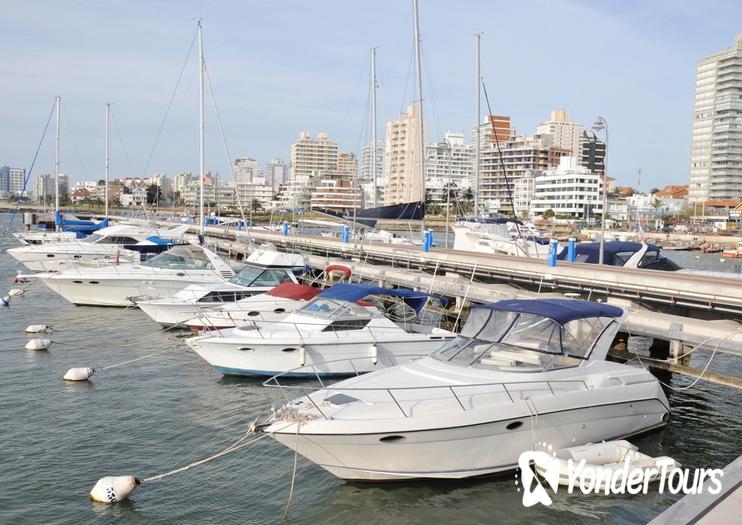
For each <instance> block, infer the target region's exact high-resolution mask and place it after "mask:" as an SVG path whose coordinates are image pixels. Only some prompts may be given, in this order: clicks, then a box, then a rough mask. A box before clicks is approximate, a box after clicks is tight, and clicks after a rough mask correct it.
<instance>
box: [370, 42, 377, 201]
mask: <svg viewBox="0 0 742 525" xmlns="http://www.w3.org/2000/svg"><path fill="white" fill-rule="evenodd" d="M371 177H373V181H374V182H373V199H374V200H373V206H372V208H376V206H377V203H376V200H377V195H378V190H377V184H378V183H377V181H376V48H375V47H372V48H371Z"/></svg>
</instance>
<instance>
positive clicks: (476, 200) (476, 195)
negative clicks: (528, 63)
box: [474, 33, 482, 217]
mask: <svg viewBox="0 0 742 525" xmlns="http://www.w3.org/2000/svg"><path fill="white" fill-rule="evenodd" d="M481 36H482V35H481V34H480V33H474V39H475V40H474V41H475V43H476V50H477V122H476V127H475V128H474V132H475V135H476V141H477V143H476V145H475V146H476V147H475V150H474V151H475V155H474V217H478V216H479V156H480V148H481V147H482V145H481V142H480V139H479V133H480V123H481V116H482V110H481V107H480V106H481V94H482V88H481V87H480V79H481V78H482V72H481V62H480V53H479V41H480V39H481Z"/></svg>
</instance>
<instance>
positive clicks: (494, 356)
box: [433, 308, 613, 371]
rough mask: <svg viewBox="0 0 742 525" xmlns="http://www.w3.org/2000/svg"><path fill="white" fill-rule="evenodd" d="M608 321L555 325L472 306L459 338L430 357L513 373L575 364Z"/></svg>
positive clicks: (597, 319)
mask: <svg viewBox="0 0 742 525" xmlns="http://www.w3.org/2000/svg"><path fill="white" fill-rule="evenodd" d="M612 322H613V321H612V320H611V319H608V318H603V317H591V318H584V319H576V320H574V321H570V322H568V323H565V324H564V325H561V324H559V323H557V322H556V321H554V320H553V319H549V318H547V317H541V316H538V315H532V314H520V313H516V312H506V311H497V310H488V309H485V308H475V309H473V310H472V311H471V314H470V315H469V320H468V321H467V323H466V326H465V327H464V329H463V330H462V332H461V335H460V336H459V337H458V338H456V339H455V340H453V341H452V342H450V343H449V344H447V345H446V346H444V347H443V348H441V349H440V350H438V351H437V352H435V353H434V354H433V357H434V358H435V359H438V360H439V361H447V362H450V363H452V364H457V365H460V366H474V367H477V368H488V369H493V368H494V369H514V370H516V371H544V370H550V369H554V368H564V367H570V366H579V365H580V364H581V363H582V362H583V361H584V360H587V359H588V358H589V357H590V352H591V351H592V349H593V347H594V346H595V344H596V343H597V341H598V339H600V336H601V335H602V334H603V332H604V331H605V329H606V327H607V326H608V325H609V324H610V323H612Z"/></svg>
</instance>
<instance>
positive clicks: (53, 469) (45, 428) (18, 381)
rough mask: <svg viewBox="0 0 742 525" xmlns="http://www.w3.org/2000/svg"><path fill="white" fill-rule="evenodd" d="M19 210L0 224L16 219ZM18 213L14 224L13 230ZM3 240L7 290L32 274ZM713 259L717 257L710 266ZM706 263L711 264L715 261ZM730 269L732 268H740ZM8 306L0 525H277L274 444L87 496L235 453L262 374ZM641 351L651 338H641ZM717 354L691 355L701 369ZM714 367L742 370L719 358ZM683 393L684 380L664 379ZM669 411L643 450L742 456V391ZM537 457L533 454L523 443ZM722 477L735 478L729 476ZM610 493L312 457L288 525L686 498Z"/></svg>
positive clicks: (46, 301)
mask: <svg viewBox="0 0 742 525" xmlns="http://www.w3.org/2000/svg"><path fill="white" fill-rule="evenodd" d="M7 220H8V216H7V215H3V216H0V221H2V222H5V223H7ZM17 220H18V218H16V221H17ZM16 244H17V243H16V241H15V240H14V239H12V238H9V237H6V236H5V235H3V236H2V237H0V252H2V255H0V286H3V287H5V288H0V293H2V294H5V293H7V290H8V289H10V288H13V287H15V286H14V285H12V284H11V279H12V277H13V275H15V273H16V272H17V271H18V269H19V266H17V265H16V263H15V261H12V260H11V261H9V260H8V257H7V256H6V255H5V249H7V248H9V247H12V246H15V245H16ZM696 254H697V252H684V253H671V254H669V256H670V257H671V258H675V259H676V260H677V259H678V258H681V259H683V260H682V261H679V262H681V264H683V265H685V266H692V262H690V261H696V263H697V267H699V268H703V267H706V269H713V270H719V271H725V270H726V269H727V268H730V267H729V266H725V265H724V263H718V259H719V258H718V256H717V255H718V254H714V255H711V256H703V259H702V260H699V259H695V258H694V255H696ZM704 261H705V262H704ZM702 265H703V266H702ZM727 271H728V270H727ZM26 286H30V290H29V291H28V292H27V294H26V295H25V296H24V297H22V298H19V299H15V300H13V302H12V303H11V306H10V307H7V308H3V309H2V310H0V388H1V389H2V396H0V415H1V417H2V424H0V465H2V468H1V470H0V472H1V473H0V523H13V524H32V523H33V524H37V523H101V522H106V523H148V524H156V523H163V524H164V523H181V524H182V523H276V522H280V521H282V520H281V516H282V513H283V510H284V507H285V505H286V501H287V498H288V494H289V485H290V482H291V469H292V465H293V453H292V452H291V451H290V450H289V449H287V448H286V447H283V446H281V445H279V444H277V443H275V442H274V441H272V440H270V439H266V440H262V441H260V442H258V443H256V444H255V445H253V446H251V447H248V448H246V449H243V450H240V451H238V452H236V453H234V454H230V455H227V456H224V457H222V458H219V459H217V460H215V461H212V462H209V463H207V464H205V465H202V466H200V467H196V468H194V469H192V470H189V471H187V472H184V473H182V474H179V475H176V476H174V477H171V478H166V479H164V480H162V481H160V482H156V483H152V484H148V485H144V486H142V487H140V488H139V489H138V490H137V491H136V492H134V493H133V494H132V496H131V499H130V500H128V501H124V502H121V503H118V504H115V505H101V504H96V503H93V502H91V501H89V500H88V497H87V494H88V492H89V491H90V489H91V487H92V486H93V485H94V483H95V482H96V480H97V479H98V478H100V477H102V476H107V475H124V474H134V475H136V476H138V477H147V476H151V475H155V474H159V473H162V472H165V471H168V470H171V469H173V468H177V467H180V466H183V465H186V464H188V463H190V462H192V461H195V460H199V459H202V458H205V457H207V456H210V455H211V454H213V453H215V452H217V451H219V450H222V449H223V448H225V447H226V446H228V445H229V444H231V443H232V442H234V441H235V440H236V439H238V438H239V437H240V436H241V435H242V433H243V432H244V431H245V429H246V427H247V425H248V424H249V423H250V422H251V421H252V420H253V419H254V418H255V417H257V416H258V415H259V414H261V413H262V414H263V415H265V414H266V413H267V412H266V411H267V409H268V407H269V406H270V403H271V401H272V400H276V399H281V398H282V396H281V394H280V392H278V391H276V390H274V389H267V388H264V387H263V386H262V385H261V382H260V381H259V380H250V379H229V378H224V377H222V376H221V375H220V374H219V373H218V372H216V371H215V370H214V369H212V368H211V367H210V366H209V365H208V364H207V363H206V362H204V361H203V360H202V359H200V358H199V357H198V356H197V355H196V354H194V353H193V352H191V351H190V350H188V348H187V347H186V346H185V344H183V342H182V337H184V334H183V333H176V332H174V331H162V330H161V328H160V327H159V326H158V325H156V324H155V323H153V322H151V321H150V320H149V318H147V316H145V315H144V314H143V313H142V312H140V311H138V310H136V309H122V308H92V307H75V306H73V305H71V304H69V303H67V302H66V301H65V300H64V299H62V298H61V297H59V296H57V295H56V294H53V293H51V292H50V291H48V290H47V289H46V288H45V287H43V285H41V284H40V283H39V284H35V285H26ZM40 323H45V324H49V325H53V326H54V328H55V331H54V332H52V334H51V338H52V339H53V340H54V341H55V343H54V344H53V345H52V347H51V348H50V349H49V350H48V351H42V352H34V351H28V350H24V348H23V347H24V345H25V343H26V342H27V340H28V337H27V336H26V335H25V334H24V329H25V327H26V326H28V325H30V324H40ZM633 344H634V345H636V344H641V342H636V341H635V342H634V343H633ZM168 348H172V349H173V350H172V352H168V353H166V354H164V355H161V356H158V357H152V358H150V359H145V360H142V361H138V362H135V363H131V364H129V365H124V366H121V367H118V368H113V369H110V370H104V371H101V372H98V373H96V375H94V376H93V378H92V381H91V382H90V383H67V382H64V381H63V380H62V375H63V374H64V373H65V371H66V370H67V369H69V368H72V367H78V366H84V367H87V366H90V367H104V366H108V365H111V364H114V363H119V362H122V361H125V360H128V359H133V358H136V357H140V356H146V355H150V354H154V353H157V352H162V351H163V350H167V349H168ZM709 355H710V352H706V351H698V352H696V353H694V355H693V361H692V365H693V366H698V367H702V366H703V365H704V364H705V362H706V360H707V359H708V357H709ZM712 369H714V370H718V371H720V372H723V373H727V374H730V375H737V376H739V375H740V365H739V362H738V361H735V360H734V359H733V358H731V357H729V356H727V355H717V356H716V358H715V360H714V364H713V365H712ZM658 377H659V379H660V380H662V381H664V382H666V383H670V384H672V385H673V386H675V387H682V386H684V385H688V384H689V383H690V381H689V380H688V379H687V378H684V377H681V376H677V375H670V374H666V373H658ZM667 395H668V398H669V400H670V404H671V408H672V415H671V419H670V421H669V424H668V425H667V427H666V428H665V429H663V430H661V431H659V432H655V433H652V434H648V435H646V436H643V437H640V438H635V439H632V441H633V442H634V443H635V444H636V445H638V446H639V447H640V450H641V451H642V452H646V453H648V454H650V455H653V456H657V455H668V456H672V457H673V458H675V459H676V460H678V461H679V462H680V463H681V464H682V465H683V466H684V467H689V468H695V467H702V468H718V467H723V466H724V465H726V464H727V463H729V462H730V461H732V460H733V459H735V458H736V457H737V456H738V455H739V454H740V452H741V451H742V423H741V420H742V395H740V392H739V391H737V390H735V389H732V388H727V387H722V386H718V385H714V384H711V383H708V382H705V381H699V382H698V383H697V384H696V386H695V387H693V388H692V389H690V390H686V391H682V392H677V391H673V390H667ZM523 445H524V449H525V448H527V447H528V444H527V443H524V444H523ZM722 482H723V481H722ZM654 488H655V490H651V489H650V492H649V494H648V495H646V496H645V495H641V494H640V495H637V496H628V495H625V496H604V495H590V496H585V495H582V494H577V493H575V494H571V495H570V494H567V493H566V492H565V491H563V490H562V491H560V492H558V493H557V494H556V495H555V496H554V503H553V505H552V506H551V507H542V506H536V507H533V508H529V509H526V508H524V507H523V506H522V504H521V493H520V492H518V491H517V486H516V484H515V476H514V473H509V474H506V475H503V476H499V477H489V478H483V479H477V480H469V481H416V482H409V483H386V484H351V483H345V482H343V481H341V480H339V479H336V478H334V477H332V476H331V475H329V474H327V473H326V472H325V471H323V470H322V469H320V468H319V467H317V466H315V465H313V464H310V463H309V462H308V461H305V460H302V459H301V458H300V459H299V463H298V470H297V474H296V489H295V494H294V501H293V503H292V506H291V510H290V511H289V514H288V519H287V520H286V521H287V522H288V523H390V522H394V523H426V524H429V523H441V522H443V523H445V522H450V523H485V522H487V523H523V524H533V523H563V522H567V521H568V522H570V523H572V524H582V523H601V524H606V523H645V522H647V521H648V520H649V519H651V518H652V517H654V516H656V515H657V514H659V513H660V512H661V511H662V510H664V509H665V508H667V507H668V506H669V505H670V504H671V503H672V502H673V501H675V500H676V499H677V498H678V496H672V495H670V494H664V495H659V494H657V492H656V485H655V486H654Z"/></svg>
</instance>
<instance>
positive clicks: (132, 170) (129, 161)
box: [110, 107, 134, 179]
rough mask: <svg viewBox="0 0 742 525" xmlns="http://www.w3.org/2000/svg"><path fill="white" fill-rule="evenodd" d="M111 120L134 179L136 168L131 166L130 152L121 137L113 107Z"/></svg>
mask: <svg viewBox="0 0 742 525" xmlns="http://www.w3.org/2000/svg"><path fill="white" fill-rule="evenodd" d="M110 111H111V120H112V121H113V128H114V129H115V130H116V135H117V136H118V139H119V142H120V143H121V149H122V150H123V151H124V158H125V159H126V164H127V166H128V167H129V177H130V178H132V179H133V178H134V166H132V164H131V158H129V152H128V151H127V150H126V145H125V144H124V138H123V136H122V135H121V130H120V129H119V125H118V121H117V120H116V116H115V115H114V113H113V107H111V110H110Z"/></svg>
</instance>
